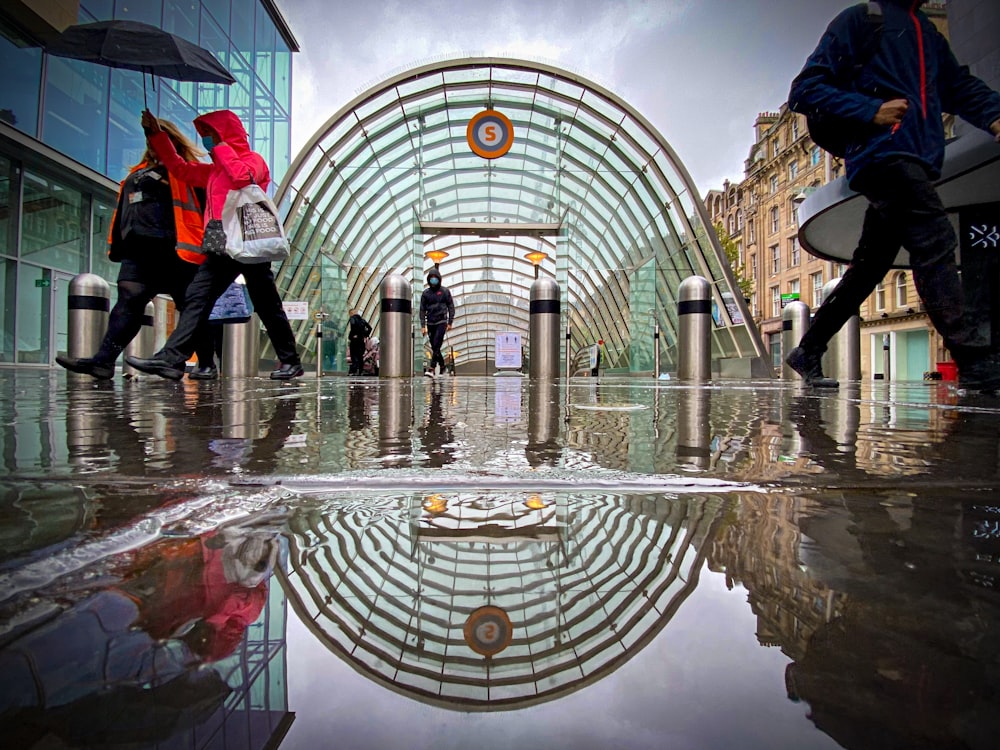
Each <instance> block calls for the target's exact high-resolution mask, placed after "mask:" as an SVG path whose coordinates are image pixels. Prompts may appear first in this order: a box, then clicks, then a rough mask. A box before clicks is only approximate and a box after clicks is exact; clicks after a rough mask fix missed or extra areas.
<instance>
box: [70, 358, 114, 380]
mask: <svg viewBox="0 0 1000 750" xmlns="http://www.w3.org/2000/svg"><path fill="white" fill-rule="evenodd" d="M56 364H58V365H61V366H62V367H65V368H66V369H67V370H69V371H70V372H78V373H80V374H81V375H90V377H92V378H97V379H98V380H111V379H112V378H113V377H114V376H115V363H114V360H112V361H111V363H110V364H109V363H107V362H98V361H97V360H96V359H95V358H93V357H56Z"/></svg>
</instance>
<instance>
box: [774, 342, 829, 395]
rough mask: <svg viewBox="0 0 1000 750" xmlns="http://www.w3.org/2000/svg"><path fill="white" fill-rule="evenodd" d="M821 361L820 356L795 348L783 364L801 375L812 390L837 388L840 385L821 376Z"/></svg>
mask: <svg viewBox="0 0 1000 750" xmlns="http://www.w3.org/2000/svg"><path fill="white" fill-rule="evenodd" d="M821 360H822V356H821V355H819V354H816V353H815V352H810V351H807V350H805V349H803V348H802V347H801V346H797V347H795V348H794V349H792V351H791V352H789V354H788V356H787V357H786V358H785V364H787V365H788V366H789V367H791V368H792V369H793V370H795V372H797V373H798V374H799V375H801V376H802V379H803V380H805V381H806V385H811V386H813V387H814V388H839V387H840V383H838V382H837V381H836V380H834V379H833V378H828V377H826V376H825V375H823V365H822V362H821Z"/></svg>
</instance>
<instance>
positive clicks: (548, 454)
mask: <svg viewBox="0 0 1000 750" xmlns="http://www.w3.org/2000/svg"><path fill="white" fill-rule="evenodd" d="M557 330H558V329H557ZM567 387H568V386H567ZM561 422H562V408H561V406H560V402H559V382H558V381H557V380H555V379H552V380H548V381H545V382H541V383H536V382H529V383H528V444H527V446H525V448H524V456H525V458H527V459H528V464H529V465H531V466H532V467H535V466H558V465H559V459H560V457H561V456H562V445H561V443H560V442H559V430H560V426H561Z"/></svg>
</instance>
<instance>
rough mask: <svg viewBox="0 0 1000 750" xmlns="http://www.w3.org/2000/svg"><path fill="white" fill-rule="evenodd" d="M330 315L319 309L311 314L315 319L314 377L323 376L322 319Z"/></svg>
mask: <svg viewBox="0 0 1000 750" xmlns="http://www.w3.org/2000/svg"><path fill="white" fill-rule="evenodd" d="M329 317H330V316H329V315H328V314H327V313H326V312H324V311H323V310H320V311H319V312H318V313H316V314H315V315H313V318H315V319H316V378H317V379H319V378H321V377H323V321H324V320H326V319H327V318H329Z"/></svg>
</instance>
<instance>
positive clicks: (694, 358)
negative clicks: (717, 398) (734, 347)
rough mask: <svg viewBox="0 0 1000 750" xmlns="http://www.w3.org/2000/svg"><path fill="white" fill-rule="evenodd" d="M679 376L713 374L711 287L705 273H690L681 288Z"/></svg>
mask: <svg viewBox="0 0 1000 750" xmlns="http://www.w3.org/2000/svg"><path fill="white" fill-rule="evenodd" d="M677 377H678V378H679V379H681V380H710V379H711V377H712V299H711V286H710V285H709V283H708V280H707V279H705V278H703V277H701V276H689V277H688V278H686V279H684V281H682V282H681V284H680V286H679V287H678V288H677Z"/></svg>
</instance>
